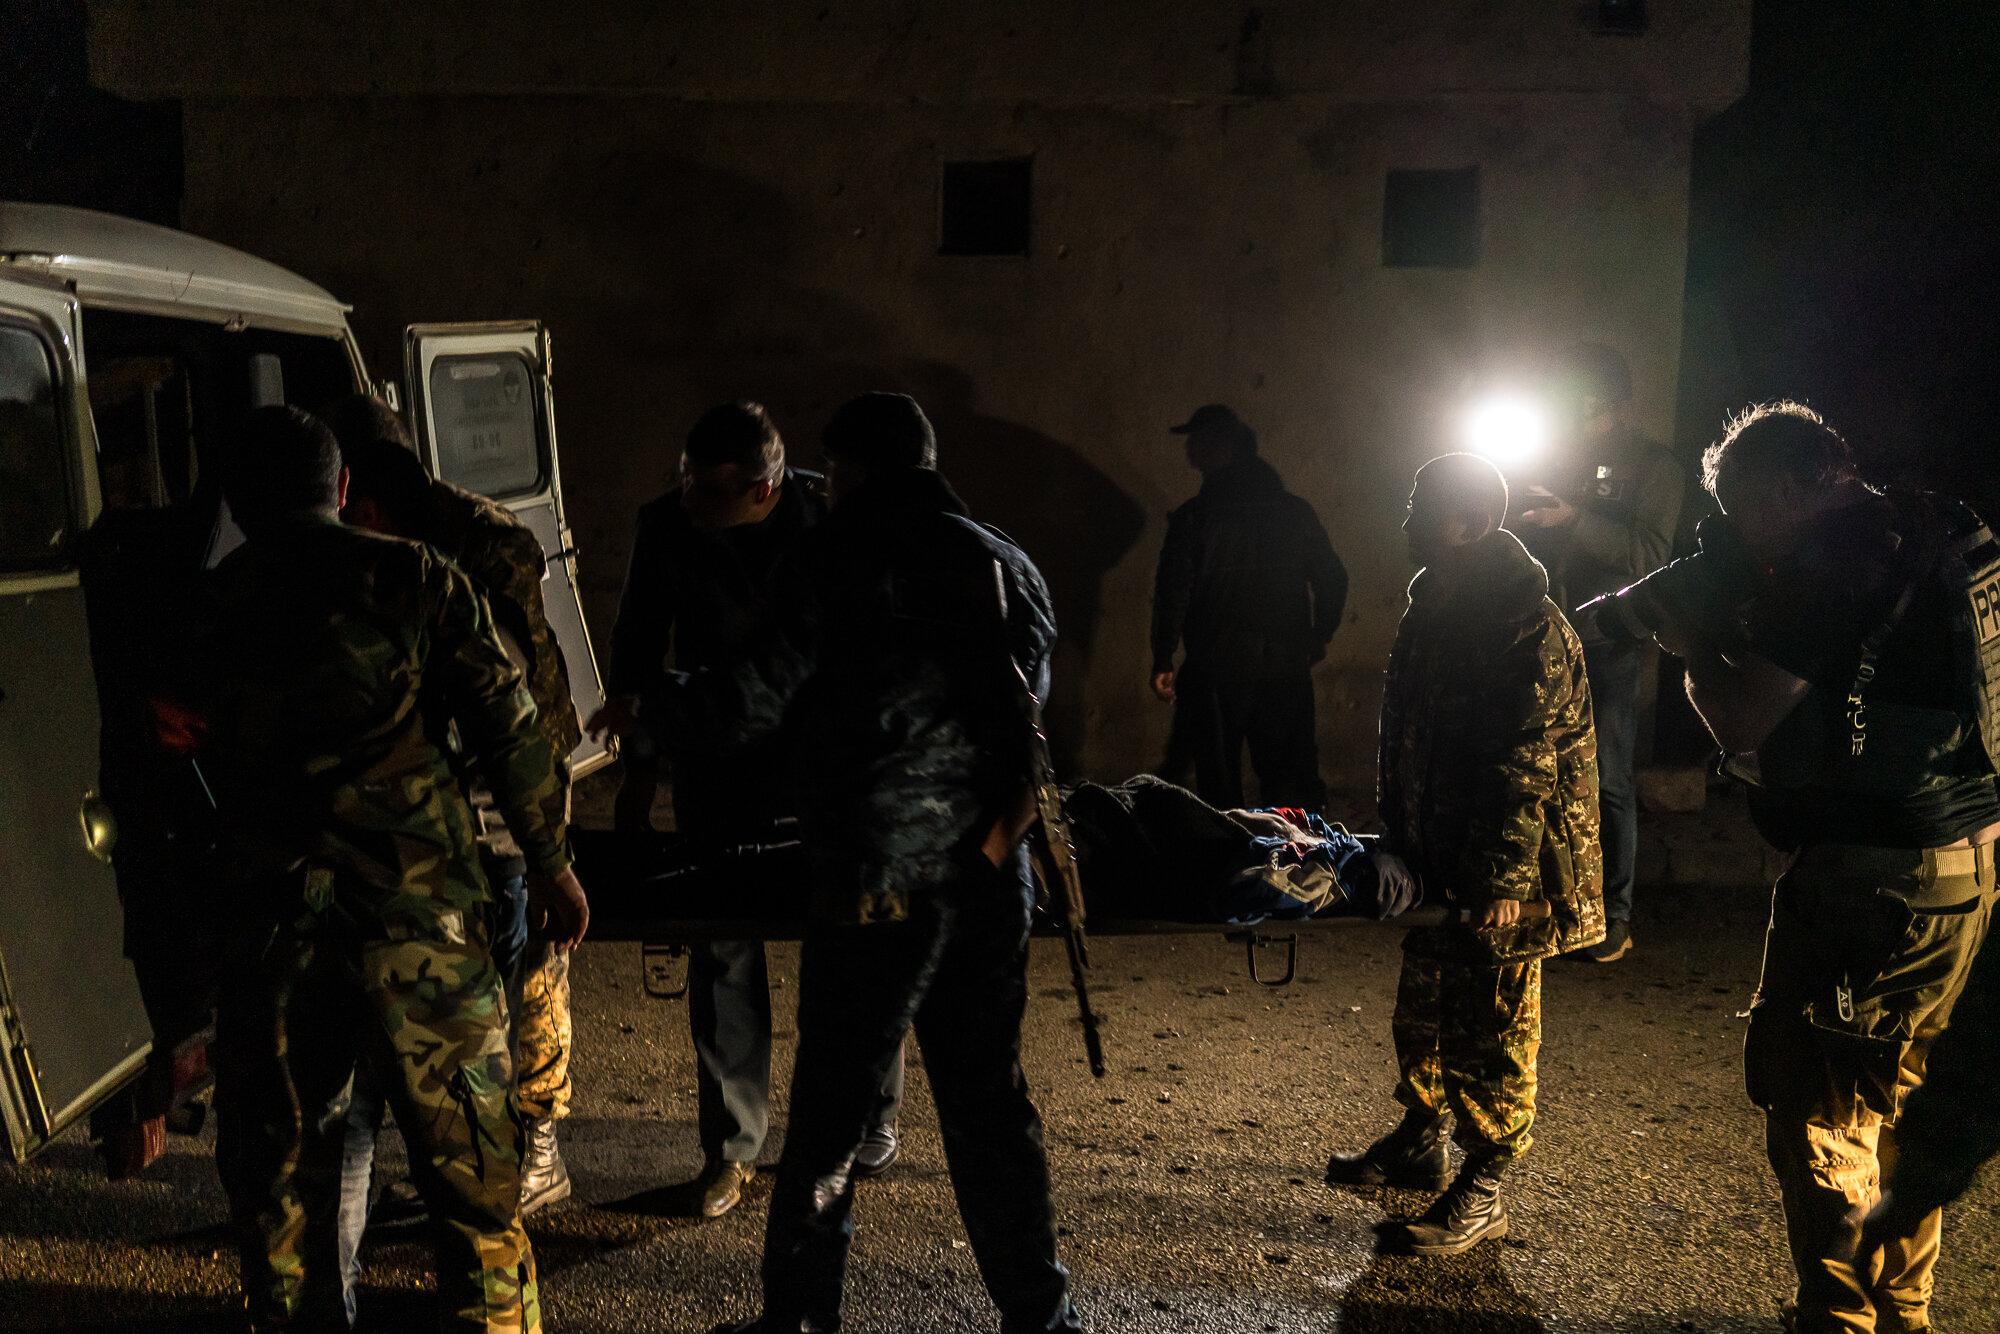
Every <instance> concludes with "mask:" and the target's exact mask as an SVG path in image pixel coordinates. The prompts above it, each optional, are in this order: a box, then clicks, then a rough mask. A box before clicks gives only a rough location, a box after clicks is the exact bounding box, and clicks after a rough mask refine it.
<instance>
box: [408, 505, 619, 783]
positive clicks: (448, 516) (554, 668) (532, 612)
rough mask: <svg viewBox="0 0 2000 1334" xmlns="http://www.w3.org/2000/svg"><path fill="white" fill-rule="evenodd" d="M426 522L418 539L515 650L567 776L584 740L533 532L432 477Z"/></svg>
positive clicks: (543, 563)
mask: <svg viewBox="0 0 2000 1334" xmlns="http://www.w3.org/2000/svg"><path fill="white" fill-rule="evenodd" d="M431 497H432V519H431V528H430V531H429V532H428V533H427V534H425V540H426V541H428V542H429V543H430V544H431V545H432V546H434V547H436V548H437V549H438V550H439V551H442V552H443V553H444V554H445V555H447V556H449V557H451V558H452V559H453V560H454V561H456V562H458V567H459V568H460V569H462V570H464V571H465V572H466V573H467V574H469V575H471V576H472V578H473V581H474V582H475V583H477V584H478V585H479V590H480V591H481V592H482V593H484V594H485V595H486V600H487V602H488V604H490V605H491V607H492V609H493V621H494V623H495V624H496V625H498V626H499V628H500V629H502V630H504V631H505V632H506V634H507V637H508V638H510V639H512V640H513V641H514V643H515V644H516V645H518V646H519V648H520V650H521V658H522V659H524V660H525V661H524V664H523V667H522V670H523V671H525V672H526V674H527V678H528V693H529V694H531V695H533V696H534V697H535V719H536V721H537V723H538V724H539V725H540V727H541V729H542V736H543V738H544V739H545V740H547V741H548V743H549V749H550V750H551V751H553V752H555V757H556V765H557V769H558V771H559V772H560V773H561V774H562V775H563V776H564V778H565V780H567V778H568V774H569V757H570V752H571V751H573V750H575V749H576V747H577V743H578V742H580V741H581V740H583V728H582V725H581V724H580V723H579V722H578V721H577V716H576V704H575V702H574V700H573V699H572V698H571V696H570V688H569V667H568V665H567V664H566V663H565V662H564V661H563V654H562V645H560V644H558V643H557V642H556V635H555V631H553V630H551V629H549V618H548V616H547V614H546V612H545V611H544V609H543V606H542V579H543V578H544V576H545V575H546V573H547V569H548V564H547V561H546V560H545V559H544V558H543V556H542V543H541V540H540V539H539V538H537V537H536V536H535V534H534V531H533V530H532V529H530V528H529V527H528V525H526V524H525V523H522V522H521V521H520V520H519V519H517V518H515V517H514V516H513V514H512V513H510V512H509V511H508V510H507V508H506V506H504V505H500V504H496V503H495V502H493V501H491V500H488V499H487V498H486V497H485V496H480V495H474V494H473V493H472V492H470V491H464V490H461V489H459V488H458V487H455V486H453V485H451V484H450V483H449V482H432V483H431Z"/></svg>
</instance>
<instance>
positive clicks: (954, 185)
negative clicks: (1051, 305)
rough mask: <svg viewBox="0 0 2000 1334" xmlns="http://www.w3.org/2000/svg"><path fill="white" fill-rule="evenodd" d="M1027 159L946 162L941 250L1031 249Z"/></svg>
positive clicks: (1001, 252) (965, 252)
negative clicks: (1029, 245)
mask: <svg viewBox="0 0 2000 1334" xmlns="http://www.w3.org/2000/svg"><path fill="white" fill-rule="evenodd" d="M1028 168H1029V159H1027V158H1024V157H1022V158H1004V159H1001V160H998V161H987V162H947V163H945V164H944V170H943V173H942V175H941V176H940V178H939V191H938V199H939V208H938V253H939V254H940V255H1025V254H1027V253H1028V219H1029V203H1030V199H1029V191H1028V182H1029V171H1028Z"/></svg>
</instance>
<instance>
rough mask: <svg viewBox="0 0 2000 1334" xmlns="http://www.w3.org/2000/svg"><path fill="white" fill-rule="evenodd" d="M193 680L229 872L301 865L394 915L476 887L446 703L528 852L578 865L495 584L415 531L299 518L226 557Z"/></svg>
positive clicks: (315, 880)
mask: <svg viewBox="0 0 2000 1334" xmlns="http://www.w3.org/2000/svg"><path fill="white" fill-rule="evenodd" d="M208 593H209V597H208V599H207V604H206V606H205V608H204V613H203V618H204V622H205V624H204V625H203V627H202V628H201V631H200V636H199V641H200V644H201V648H200V650H199V653H198V658H197V662H196V663H195V667H196V670H197V671H198V672H199V675H198V676H197V677H196V678H195V679H194V681H193V682H192V683H191V686H190V689H191V690H192V691H193V692H194V693H195V697H196V698H198V699H199V700H200V701H201V708H200V711H201V713H202V714H203V716H204V717H205V718H206V719H207V721H208V733H207V739H206V742H205V746H204V756H203V758H204V765H205V767H206V768H207V769H208V770H209V773H210V777H211V781H212V783H213V786H214V788H215V794H216V801H217V808H218V817H219V820H220V822H221V825H222V833H221V839H220V844H221V853H222V863H223V871H224V876H225V880H226V881H227V882H230V883H233V884H237V885H245V884H258V883H266V882H268V880H269V879H270V877H272V876H274V875H281V874H284V873H302V874H303V877H304V879H303V885H304V889H305V891H306V892H307V894H308V895H309V896H310V895H311V893H312V892H313V888H314V885H315V884H318V885H320V886H323V887H325V888H328V889H331V888H332V887H335V886H338V887H344V888H345V889H346V890H347V891H348V892H349V893H351V894H353V895H355V896H357V897H355V898H353V899H351V900H350V901H349V902H348V903H347V904H346V905H345V906H346V908H347V910H348V911H350V912H354V913H355V914H357V915H358V916H362V917H365V918H368V919H371V920H374V921H377V922H383V923H387V924H388V925H389V927H390V929H392V930H393V929H394V925H395V923H396V921H397V920H398V919H399V918H400V919H402V920H405V921H412V922H421V921H425V920H428V919H430V918H433V917H434V916H435V914H436V911H437V908H438V905H439V904H440V903H442V904H445V905H449V906H450V907H452V908H458V909H463V908H467V907H470V906H472V905H474V904H476V903H480V902H483V901H484V900H485V899H486V898H487V887H486V883H485V879H484V876H483V874H482V873H481V871H480V869H479V862H478V857H477V854H476V852H475V848H474V839H475V835H476V832H477V831H476V829H475V827H474V823H473V819H472V813H471V810H470V808H469V807H468V806H467V804H466V801H465V798H464V795H463V793H462V791H461V788H460V786H459V783H458V782H457V781H456V779H455V777H454V775H453V772H452V769H451V767H450V765H449V764H448V762H447V758H446V754H445V749H444V738H443V736H442V734H441V733H442V728H441V726H439V725H438V724H437V723H436V721H435V720H440V719H452V720H455V721H456V722H457V724H458V728H459V732H460V736H461V738H462V740H463V742H464V744H465V746H466V749H467V751H468V753H470V754H472V755H474V756H476V757H478V758H479V760H480V761H481V769H482V773H483V775H484V777H485V779H486V782H487V783H488V784H489V785H490V786H491V788H492V790H493V792H494V794H495V797H496V800H497V801H498V804H499V806H500V809H501V811H502V813H503V814H504V815H505V816H506V818H507V822H508V825H509V827H510V828H511V829H512V830H513V831H514V833H515V836H516V837H517V838H518V839H519V840H520V843H521V845H522V848H523V850H524V852H525V853H526V856H527V859H528V864H529V866H530V867H531V868H532V869H534V870H537V871H541V872H543V873H547V874H554V873H557V872H559V871H561V870H562V869H563V868H564V867H566V866H567V865H568V864H569V856H568V853H567V851H566V849H565V838H566V834H567V831H566V828H565V820H564V793H563V790H562V784H561V783H560V782H559V781H558V779H557V776H556V768H555V763H554V760H553V757H552V756H551V754H550V751H549V746H548V742H547V741H546V740H544V739H543V737H542V734H541V732H540V731H539V730H538V729H537V728H536V726H535V705H534V700H533V699H532V698H531V697H530V695H529V693H528V691H527V689H526V687H525V686H524V685H523V683H522V675H521V671H520V669H519V668H518V667H516V666H515V665H514V664H513V662H512V661H510V660H509V659H508V657H507V653H506V650H505V648H504V647H503V646H502V645H501V643H500V639H499V636H498V635H497V634H496V633H495V631H494V628H493V622H492V620H491V618H490V616H489V614H488V611H487V605H486V600H485V599H484V598H482V597H481V596H480V595H479V593H478V592H477V590H475V589H474V587H473V585H472V581H471V580H470V579H469V578H468V577H467V576H466V575H465V574H464V573H463V572H462V571H461V570H459V569H458V567H457V566H455V565H453V564H452V563H451V562H449V561H448V560H446V559H445V558H444V557H443V556H441V555H440V554H439V553H438V552H437V551H436V550H434V549H433V548H431V547H428V546H425V545H423V544H421V543H417V542H406V541H403V540H401V539H398V538H389V537H380V536H377V535H375V534H372V533H368V532H364V531H362V530H360V529H357V528H350V527H346V526H344V525H342V524H340V523H338V522H337V521H335V520H333V519H331V518H319V517H317V516H304V517H301V518H299V519H296V520H291V521H287V522H284V523H282V524H281V525H279V526H276V527H274V528H272V529H271V530H269V531H266V532H261V533H259V534H258V535H257V536H256V537H255V538H253V539H252V540H250V541H248V542H246V543H245V544H244V545H243V546H242V547H240V548H238V549H237V550H236V551H235V552H233V553H231V554H230V556H229V557H228V558H227V559H226V560H224V561H223V562H222V564H221V565H220V566H218V567H217V569H216V570H215V572H214V574H213V575H212V576H211V579H210V584H209V589H208Z"/></svg>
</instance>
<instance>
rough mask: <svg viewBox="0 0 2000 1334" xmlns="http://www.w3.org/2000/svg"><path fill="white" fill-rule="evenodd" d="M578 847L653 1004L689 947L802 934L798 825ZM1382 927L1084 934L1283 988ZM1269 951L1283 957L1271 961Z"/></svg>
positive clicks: (602, 838)
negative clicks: (1227, 950) (635, 956)
mask: <svg viewBox="0 0 2000 1334" xmlns="http://www.w3.org/2000/svg"><path fill="white" fill-rule="evenodd" d="M571 840H572V845H573V850H574V853H575V857H576V870H577V876H578V878H579V879H581V880H582V882H583V885H584V888H585V890H586V892H588V893H589V895H590V938H591V939H592V940H622V941H636V942H638V943H639V944H640V946H641V949H642V960H643V964H642V966H643V969H644V974H645V977H644V980H645V988H646V993H647V994H648V995H650V996H654V997H657V998H660V999H663V1000H673V999H678V998H680V997H681V996H684V995H685V994H686V991H687V986H686V982H685V980H684V979H683V980H681V981H680V982H679V983H678V984H676V983H675V982H674V980H673V976H674V974H675V973H676V972H677V971H678V969H677V968H676V966H675V963H676V961H677V960H679V959H681V958H683V957H684V956H685V954H686V952H687V947H688V946H689V945H692V944H696V943H700V942H703V941H711V940H801V939H803V938H804V937H805V931H806V918H807V911H806V904H807V899H808V897H809V886H810V881H811V865H810V862H809V861H808V859H807V857H806V853H805V847H804V845H803V844H802V843H801V842H800V841H799V838H798V834H797V828H796V825H795V824H794V823H793V822H790V821H780V822H778V823H777V824H776V825H774V826H773V827H772V828H771V829H770V830H769V831H768V832H767V833H766V834H765V835H764V836H762V837H760V838H758V839H756V840H754V841H748V842H741V843H731V844H720V845H717V844H708V845H705V846H697V845H695V844H693V843H692V842H690V841H689V840H687V839H685V838H683V837H681V836H679V835H675V834H617V833H611V832H609V831H604V830H588V829H579V830H573V831H572V832H571ZM1087 888H1088V886H1087V884H1086V889H1087ZM1442 919H1443V913H1442V910H1438V909H1428V910H1426V909H1419V910H1417V911H1414V912H1409V913H1404V914H1403V915H1402V916H1400V917H1398V918H1396V919H1395V920H1396V923H1397V925H1398V926H1415V925H1426V924H1432V923H1435V922H1438V921H1441V920H1442ZM1375 924H1376V922H1375V919H1374V918H1372V917H1362V916H1355V915H1351V914H1346V915H1333V916H1325V917H1312V918H1302V919H1296V920H1291V919H1288V920H1283V921H1279V920H1273V919H1266V920H1264V921H1261V922H1219V921H1217V922H1194V921H1181V920H1173V919H1168V918H1157V917H1133V916H1110V915H1104V916H1100V915H1098V914H1096V913H1092V914H1091V915H1090V917H1089V921H1088V930H1089V934H1090V935H1092V936H1098V937H1106V936H1161V935H1207V936H1216V935H1219V936H1221V937H1223V938H1224V939H1225V940H1228V941H1231V942H1233V943H1240V944H1242V945H1243V947H1244V962H1245V967H1246V969H1247V971H1248V973H1249V976H1250V978H1251V980H1252V981H1254V982H1256V983H1258V984H1259V985H1261V986H1266V987H1283V986H1287V985H1289V984H1290V983H1291V982H1292V981H1293V980H1294V979H1295V978H1296V976H1297V974H1298V955H1299V941H1300V940H1301V938H1303V937H1305V936H1312V935H1320V934H1325V933H1330V932H1343V931H1353V930H1355V929H1357V928H1361V927H1365V926H1370V925H1375ZM1058 929H1059V928H1058V927H1057V925H1056V924H1055V922H1054V921H1052V920H1051V919H1049V918H1048V917H1047V916H1046V915H1045V914H1043V913H1042V912H1041V911H1040V910H1039V909H1038V910H1037V912H1036V914H1035V927H1034V930H1035V934H1037V935H1045V936H1053V935H1055V934H1057V932H1058ZM1271 951H1278V952H1279V953H1278V957H1277V958H1276V959H1271V958H1270V957H1269V954H1270V952H1271Z"/></svg>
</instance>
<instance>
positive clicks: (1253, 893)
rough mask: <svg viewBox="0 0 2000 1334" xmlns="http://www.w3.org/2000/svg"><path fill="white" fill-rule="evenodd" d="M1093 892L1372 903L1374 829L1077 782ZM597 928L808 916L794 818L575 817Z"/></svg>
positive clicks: (1191, 911) (1082, 862) (1174, 912)
mask: <svg viewBox="0 0 2000 1334" xmlns="http://www.w3.org/2000/svg"><path fill="white" fill-rule="evenodd" d="M1063 810H1064V813H1065V814H1066V815H1067V816H1068V818H1069V823H1070V836H1071V838H1072V839H1073V840H1074V842H1075V844H1076V851H1077V863H1078V869H1079V871H1080V873H1081V875H1082V878H1083V889H1084V899H1085V906H1086V908H1087V910H1088V912H1089V913H1090V914H1091V916H1093V917H1096V918H1099V919H1108V918H1138V919H1144V920H1152V921H1166V922H1193V923H1202V922H1217V923H1237V924H1249V923H1252V922H1259V921H1263V920H1265V919H1267V918H1275V919H1279V920H1297V919H1300V918H1305V917H1324V916H1331V915H1335V914H1340V913H1360V914H1369V915H1372V914H1373V913H1374V911H1375V868H1374V866H1373V864H1372V862H1371V861H1370V859H1369V853H1370V851H1371V848H1370V844H1371V843H1372V842H1373V840H1371V839H1365V838H1357V837H1356V836H1355V835H1353V834H1350V833H1348V832H1347V831H1346V830H1345V829H1343V828H1341V827H1340V826H1339V825H1335V824H1329V823H1328V822H1327V821H1325V820H1322V819H1320V818H1319V817H1318V816H1316V815H1308V814H1305V813H1303V812H1299V811H1287V812H1284V813H1283V815H1282V816H1277V815H1276V813H1272V812H1257V811H1237V812H1224V811H1220V810H1217V809H1216V808H1215V807H1213V806H1210V805H1209V804H1208V803H1207V802H1205V801H1203V800H1202V799H1201V798H1199V797H1197V796H1196V795H1195V794H1194V793H1192V792H1189V791H1188V790H1187V789H1185V788H1180V787H1176V786H1174V785H1173V784H1172V783H1168V782H1165V781H1163V780H1161V779H1158V778H1154V777H1151V776H1150V775H1141V776H1140V777H1137V778H1132V779H1129V780H1127V781H1126V782H1123V783H1119V784H1117V785H1115V786H1109V787H1106V786H1101V785H1099V784H1096V783H1084V784H1080V785H1079V786H1077V787H1075V788H1072V789H1070V790H1068V791H1066V792H1065V793H1064V800H1063ZM571 840H572V844H573V848H574V851H575V854H576V870H577V875H578V877H579V878H580V879H581V880H582V881H583V883H584V885H585V887H586V889H587V890H588V892H589V894H590V911H591V922H592V929H593V931H595V932H597V933H598V934H600V935H602V934H604V933H605V932H607V931H610V932H615V933H616V934H618V935H627V934H630V933H631V927H632V926H634V925H637V924H639V923H643V922H647V921H652V922H658V923H661V924H666V923H671V922H675V921H703V922H724V921H728V922H784V921H799V920H803V919H804V918H805V916H806V914H807V902H808V899H809V897H810V889H811V877H812V864H811V860H810V859H809V858H808V857H807V856H806V855H805V849H804V847H803V845H801V844H800V843H799V842H798V841H797V833H796V827H795V826H787V827H780V828H776V829H773V830H771V831H768V836H766V837H764V838H763V839H761V840H760V841H756V842H749V843H729V844H722V843H716V842H702V841H697V840H693V839H689V838H686V837H684V836H682V835H679V834H652V833H647V834H615V833H610V832H607V831H603V830H587V829H577V830H572V831H571Z"/></svg>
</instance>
